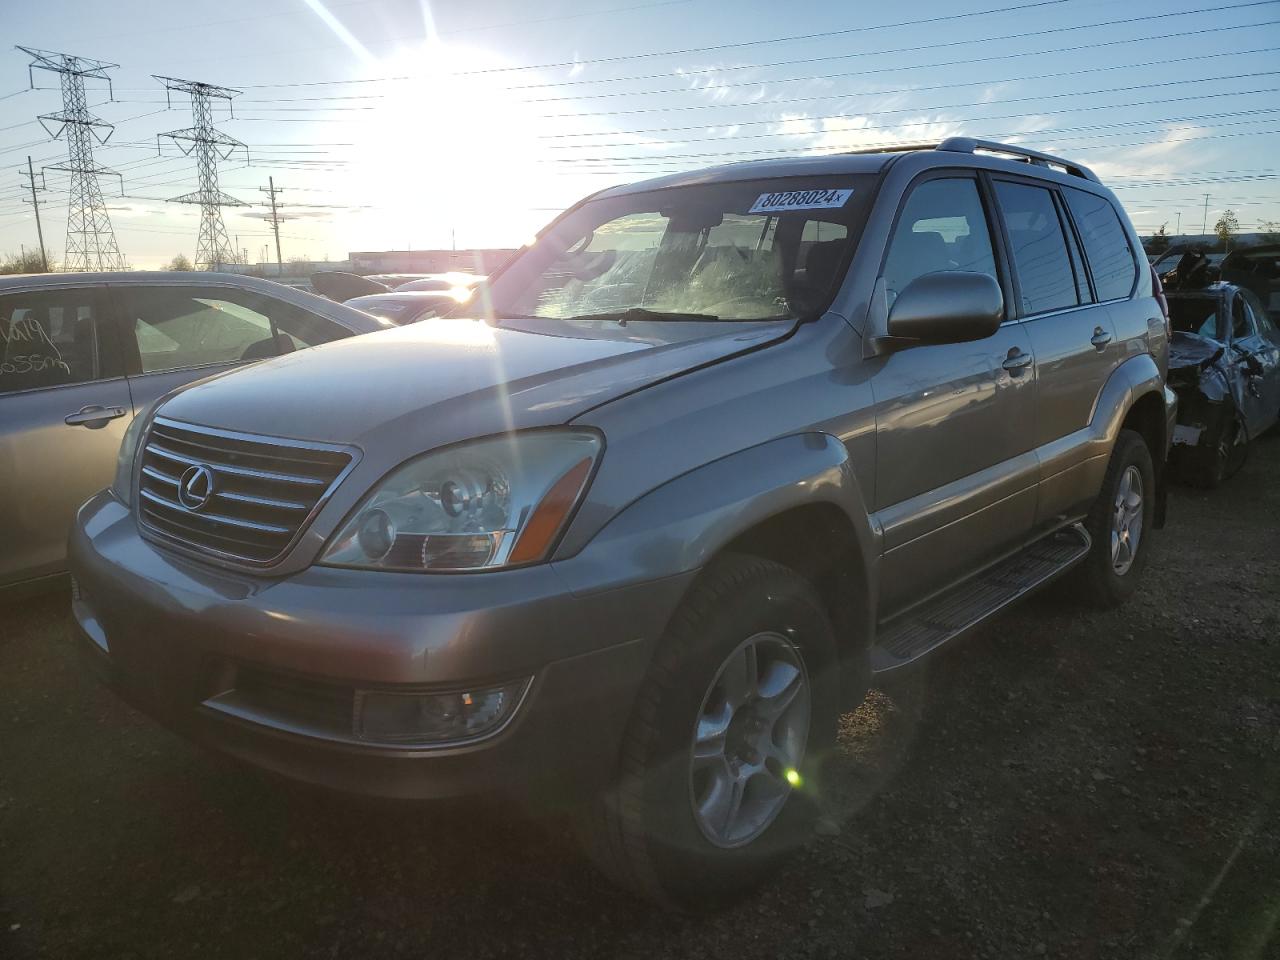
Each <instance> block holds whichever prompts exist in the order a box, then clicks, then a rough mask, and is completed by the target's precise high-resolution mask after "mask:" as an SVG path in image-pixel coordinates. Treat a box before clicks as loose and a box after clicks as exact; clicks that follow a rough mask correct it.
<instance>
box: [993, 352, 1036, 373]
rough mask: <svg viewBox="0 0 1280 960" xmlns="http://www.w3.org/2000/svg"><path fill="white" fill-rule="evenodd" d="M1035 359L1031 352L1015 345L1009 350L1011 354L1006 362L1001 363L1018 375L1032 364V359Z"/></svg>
mask: <svg viewBox="0 0 1280 960" xmlns="http://www.w3.org/2000/svg"><path fill="white" fill-rule="evenodd" d="M1033 359H1035V358H1034V357H1032V356H1031V354H1029V353H1026V352H1025V351H1022V350H1019V349H1018V348H1017V347H1014V348H1013V349H1012V350H1010V351H1009V356H1007V357H1005V360H1004V363H1002V364H1000V366H1002V367H1004V368H1005V369H1006V370H1008V371H1009V372H1010V373H1011V374H1013V375H1014V376H1015V377H1016V376H1017V375H1018V374H1019V373H1021V372H1022V371H1023V370H1025V369H1026V368H1027V367H1029V366H1031V361H1032V360H1033Z"/></svg>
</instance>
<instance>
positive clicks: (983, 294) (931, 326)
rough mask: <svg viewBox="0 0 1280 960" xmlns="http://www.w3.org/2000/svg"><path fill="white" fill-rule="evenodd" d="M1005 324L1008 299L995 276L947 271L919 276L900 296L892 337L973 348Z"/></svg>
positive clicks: (891, 312) (892, 319)
mask: <svg viewBox="0 0 1280 960" xmlns="http://www.w3.org/2000/svg"><path fill="white" fill-rule="evenodd" d="M1003 319H1004V294H1003V293H1002V292H1001V290H1000V284H998V283H996V281H995V278H994V277H991V276H989V275H987V274H985V273H963V272H961V271H958V270H944V271H941V272H938V273H926V274H925V275H924V276H922V277H916V279H914V280H912V281H911V282H910V283H909V284H907V288H906V289H905V290H903V291H902V292H901V293H900V294H898V299H897V300H895V301H894V302H893V307H892V309H890V310H889V323H888V334H889V336H890V337H892V338H893V339H894V340H909V341H914V342H915V343H967V342H969V341H971V340H983V339H985V338H986V337H989V336H991V335H992V334H993V333H995V332H996V330H997V329H999V327H1000V322H1001V321H1002V320H1003ZM905 345H906V344H904V346H905Z"/></svg>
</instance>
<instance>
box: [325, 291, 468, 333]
mask: <svg viewBox="0 0 1280 960" xmlns="http://www.w3.org/2000/svg"><path fill="white" fill-rule="evenodd" d="M459 302H460V301H459V299H458V297H457V296H456V295H455V294H453V293H451V292H449V291H444V290H439V291H437V290H408V291H401V290H394V291H392V292H390V293H374V294H370V295H369V296H365V297H354V298H352V299H351V300H348V301H347V302H346V305H347V306H348V307H354V308H355V309H356V310H363V311H364V312H365V313H371V314H373V315H374V316H375V317H382V318H383V319H384V320H390V321H391V322H392V323H394V324H396V325H397V326H401V327H403V326H404V325H405V324H406V323H417V322H418V321H419V320H426V319H428V318H430V317H438V316H440V314H442V313H446V312H447V311H449V310H453V309H455V308H456V307H457V306H458V304H459Z"/></svg>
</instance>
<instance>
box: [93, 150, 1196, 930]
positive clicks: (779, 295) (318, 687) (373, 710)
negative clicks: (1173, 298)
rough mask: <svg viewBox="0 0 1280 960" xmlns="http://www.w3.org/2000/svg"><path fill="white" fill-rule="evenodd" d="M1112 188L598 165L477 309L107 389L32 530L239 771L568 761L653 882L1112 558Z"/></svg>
mask: <svg viewBox="0 0 1280 960" xmlns="http://www.w3.org/2000/svg"><path fill="white" fill-rule="evenodd" d="M1140 251H1141V246H1140V244H1139V240H1138V237H1137V234H1136V233H1135V232H1134V230H1133V227H1132V225H1131V224H1130V223H1129V220H1128V219H1127V217H1126V216H1125V215H1124V212H1123V211H1122V209H1121V208H1120V205H1119V203H1118V202H1117V201H1116V200H1115V198H1114V196H1113V195H1112V194H1111V192H1110V191H1109V190H1107V189H1106V188H1105V187H1104V186H1103V185H1102V184H1101V183H1100V182H1099V181H1098V179H1097V177H1096V176H1094V175H1093V174H1092V173H1091V172H1090V171H1088V170H1087V169H1086V168H1084V167H1082V166H1080V165H1078V164H1075V163H1072V162H1070V161H1066V160H1062V159H1059V158H1055V157H1050V156H1047V155H1044V154H1039V153H1035V152H1033V151H1030V150H1025V149H1023V148H1021V147H1013V146H1006V145H1001V144H992V143H987V142H984V141H974V140H968V139H960V138H956V139H951V140H947V141H945V142H943V143H941V144H939V145H938V146H937V147H936V148H932V149H912V150H905V151H901V152H894V153H875V152H872V153H861V154H842V155H833V156H827V157H807V158H802V159H787V160H773V161H762V162H751V163H739V164H733V165H730V166H726V167H720V168H715V169H712V170H704V171H699V172H696V173H686V174H677V175H674V176H670V177H666V178H662V179H659V180H654V181H650V182H647V183H641V184H637V185H633V186H627V187H618V188H613V189H610V190H605V191H603V192H601V193H599V194H596V195H595V196H592V197H590V198H588V199H587V200H585V201H583V202H581V203H579V204H578V205H577V206H575V207H573V208H572V209H571V210H569V211H568V212H567V213H565V214H564V215H563V216H561V217H560V218H559V219H558V220H556V221H555V222H554V223H553V224H552V225H551V226H550V227H548V228H547V229H546V230H545V231H544V232H543V233H542V234H541V235H540V239H539V240H538V241H537V242H536V243H534V244H533V245H532V246H531V247H528V248H526V249H525V250H523V251H522V252H521V253H520V254H518V255H517V256H516V257H515V258H514V259H513V260H511V261H510V262H509V263H507V264H506V265H505V266H504V267H503V268H502V269H501V270H500V271H498V272H497V274H496V275H494V276H492V277H491V278H490V281H489V284H488V297H487V298H486V299H485V304H487V305H488V306H489V307H490V308H491V313H490V314H489V315H488V316H484V317H479V318H476V319H469V318H465V319H464V318H444V319H440V320H435V321H432V322H430V323H425V324H415V325H413V326H410V327H403V328H400V329H399V330H396V331H394V332H391V333H387V334H382V335H380V336H378V337H375V338H369V339H367V340H365V341H363V342H353V343H349V344H343V343H339V344H333V345H330V346H326V347H324V348H321V349H318V350H312V351H308V352H306V353H305V354H300V355H296V356H291V357H288V358H285V359H281V360H275V361H270V362H267V363H265V364H261V365H259V366H255V367H253V368H250V369H246V370H242V371H239V372H237V373H236V374H234V375H231V376H228V377H224V378H221V379H218V380H215V381H212V382H208V383H203V384H197V385H194V386H190V387H187V388H186V389H184V390H181V391H179V392H177V393H176V394H175V395H173V396H171V397H169V398H168V399H167V400H166V401H165V402H164V403H163V404H162V405H161V406H160V407H159V408H158V409H157V410H156V411H155V412H154V414H153V415H152V416H151V417H150V418H149V419H148V420H147V421H146V422H142V421H139V422H136V423H135V425H134V427H133V428H132V429H131V430H130V432H129V436H128V438H127V440H126V443H125V444H124V447H123V449H122V451H121V456H120V466H119V470H118V472H117V475H116V479H115V481H114V482H113V484H112V486H111V489H110V490H107V491H103V492H102V493H100V494H98V495H97V496H95V497H94V498H93V499H92V500H91V501H90V502H89V503H88V504H86V505H85V507H84V508H83V509H82V511H81V513H80V516H79V520H78V523H77V525H76V530H75V532H74V534H73V537H72V542H71V555H72V566H73V570H74V573H75V577H76V584H77V586H76V590H75V593H74V600H73V609H74V613H75V620H76V622H77V623H78V625H79V631H80V636H81V638H82V641H83V644H84V647H85V649H86V650H87V651H88V652H89V653H90V654H91V657H92V658H93V659H94V662H96V664H97V665H98V667H99V668H100V669H101V670H102V672H103V675H104V676H105V677H106V678H107V679H108V681H109V682H111V683H112V684H114V685H115V686H116V688H117V689H118V690H119V691H120V692H121V693H122V695H123V696H125V697H126V698H128V699H129V700H131V701H132V702H134V703H136V704H138V705H139V706H141V707H142V708H143V709H144V710H147V711H149V712H151V713H152V714H153V715H155V716H156V717H158V718H160V719H161V720H162V721H164V722H165V723H168V724H170V725H172V726H173V727H175V728H176V729H179V730H181V731H183V732H184V733H186V734H187V735H189V736H191V737H193V738H195V739H197V740H199V741H201V742H204V743H207V744H210V745H212V746H213V747H215V748H217V749H220V750H224V751H227V752H229V753H231V754H234V755H236V756H238V757H241V758H242V759H244V760H246V761H248V762H250V763H252V764H256V765H258V766H261V767H264V768H267V769H270V770H274V771H276V772H278V773H281V774H284V775H287V776H290V777H295V778H298V779H301V780H306V781H310V782H313V783H319V784H325V785H327V786H330V787H334V788H339V789H344V790H350V791H356V792H361V793H369V794H378V795H390V796H397V797H416V798H431V797H449V796H464V795H474V794H494V795H497V796H500V797H503V798H505V799H506V800H507V801H509V802H520V803H525V804H530V805H540V804H543V803H570V802H575V801H578V800H582V799H586V800H588V801H589V806H590V810H591V811H592V812H591V813H590V814H589V815H583V816H582V817H581V818H580V819H579V821H578V822H579V825H580V828H581V830H582V833H583V834H584V837H585V838H586V840H587V845H588V849H589V850H591V851H592V854H593V856H595V857H596V859H597V861H598V862H599V863H601V864H602V866H603V867H604V869H605V870H606V871H607V872H609V873H610V875H611V876H613V877H614V878H615V879H617V880H618V881H620V882H621V883H624V884H626V885H628V886H630V887H631V888H633V889H635V890H637V891H639V892H641V893H643V894H644V895H646V896H649V897H651V898H653V899H654V900H656V901H658V902H661V903H665V904H674V905H679V906H684V907H693V906H705V905H710V904H714V903H718V902H723V901H724V900H725V899H726V898H728V897H731V896H733V895H734V894H735V893H738V892H740V891H741V890H743V889H744V888H746V887H748V886H750V885H752V884H754V883H758V882H760V881H762V880H764V879H767V878H769V877H771V876H775V875H776V874H777V870H778V864H779V857H780V856H781V855H782V854H784V853H786V852H787V851H788V850H790V849H792V848H793V847H795V846H796V845H797V844H798V843H800V842H801V841H802V840H803V839H804V838H805V837H806V836H807V835H808V833H807V830H808V825H809V822H810V819H811V817H812V815H813V811H814V804H813V803H812V800H813V799H814V798H815V797H816V796H817V795H818V794H819V792H820V791H821V777H820V769H821V765H822V762H823V760H824V759H825V758H826V757H827V756H828V755H829V754H830V752H831V751H832V749H833V747H834V741H835V734H836V722H837V718H838V716H839V714H840V713H841V711H842V710H845V709H851V708H853V707H854V706H856V705H857V704H858V703H859V702H860V701H861V700H862V699H863V696H864V694H865V693H866V691H867V689H868V685H869V684H870V683H871V682H872V681H873V679H875V678H878V677H885V676H888V675H892V674H894V673H896V672H899V671H902V670H906V669H909V668H910V666H911V665H912V664H914V663H916V662H918V661H919V660H920V659H921V658H923V657H925V656H927V655H929V654H931V653H933V652H935V651H937V650H939V649H941V648H943V647H944V646H946V645H948V644H950V643H953V642H955V641H956V640H957V639H958V638H959V637H961V636H963V635H964V634H965V633H966V632H968V631H969V630H970V629H971V628H973V627H974V626H975V625H976V624H978V623H981V622H983V621H985V620H986V619H987V618H989V617H991V616H992V615H994V614H996V613H997V612H998V611H999V610H1001V609H1002V608H1004V607H1005V606H1006V605H1007V604H1009V603H1011V602H1013V601H1015V600H1017V599H1018V598H1020V597H1022V596H1023V595H1025V594H1026V593H1028V592H1029V591H1031V590H1034V589H1036V588H1037V587H1039V586H1041V585H1043V584H1045V583H1047V582H1049V581H1051V580H1053V579H1054V578H1056V577H1058V576H1060V575H1063V574H1066V573H1068V572H1074V574H1075V575H1076V576H1078V577H1079V584H1078V588H1077V593H1076V595H1077V596H1078V597H1079V598H1080V599H1081V600H1087V601H1090V602H1093V603H1097V604H1102V605H1112V604H1117V603H1120V602H1121V601H1123V600H1124V599H1125V598H1126V597H1128V596H1129V595H1131V594H1132V593H1133V592H1134V591H1135V590H1137V589H1139V582H1140V577H1141V575H1142V571H1143V568H1144V566H1145V564H1146V562H1147V558H1148V553H1149V551H1148V544H1149V542H1150V536H1151V530H1152V529H1153V527H1156V526H1158V524H1159V522H1160V516H1161V511H1160V510H1159V504H1160V498H1161V490H1162V464H1163V462H1164V460H1165V456H1166V452H1167V439H1168V436H1169V434H1170V433H1171V432H1172V429H1173V417H1174V405H1175V400H1174V397H1173V395H1172V393H1170V392H1169V391H1168V390H1167V389H1166V388H1165V382H1164V381H1165V366H1166V361H1167V340H1166V335H1165V329H1166V328H1165V318H1164V317H1163V315H1162V313H1161V309H1160V306H1159V303H1158V302H1157V300H1156V299H1155V297H1153V295H1152V285H1151V271H1150V270H1149V269H1148V268H1147V266H1146V264H1145V263H1142V265H1141V268H1140V267H1139V263H1140V262H1141V261H1140V260H1139V259H1138V257H1139V253H1140Z"/></svg>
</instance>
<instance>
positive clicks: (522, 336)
mask: <svg viewBox="0 0 1280 960" xmlns="http://www.w3.org/2000/svg"><path fill="white" fill-rule="evenodd" d="M643 327H644V332H643V337H641V336H640V335H639V333H638V332H637V331H636V328H635V327H634V326H633V325H628V326H627V327H625V328H614V329H612V330H611V331H608V332H601V331H594V332H592V331H584V332H583V333H582V334H581V335H576V334H575V335H555V334H551V333H542V332H531V331H528V330H518V329H512V328H509V327H504V326H494V325H491V324H489V323H486V322H484V321H481V320H470V319H452V318H450V319H435V320H427V321H424V322H422V323H416V324H412V325H410V326H406V327H401V328H398V329H395V330H390V331H387V332H385V333H375V334H369V335H366V336H361V337H352V338H350V339H347V340H341V341H336V342H334V343H328V344H324V345H322V346H319V347H313V348H311V349H308V350H300V351H298V352H296V353H290V354H287V355H285V356H282V357H276V358H274V359H272V360H267V361H264V362H262V363H259V364H254V365H253V366H250V367H243V368H240V369H239V370H236V371H233V372H231V373H228V374H226V375H224V376H220V377H214V378H212V379H209V380H205V381H202V382H200V383H197V384H194V385H192V386H191V387H189V388H187V389H185V390H183V391H182V392H180V393H178V394H177V395H175V396H173V397H171V398H170V399H169V400H168V401H166V402H165V404H164V405H163V410H162V412H163V414H164V415H165V416H167V417H172V418H174V419H177V420H184V421H187V422H190V423H198V424H204V425H206V426H211V427H218V428H222V429H227V430H238V431H242V432H246V433H257V434H265V435H267V436H279V437H292V438H295V439H300V440H319V441H328V442H336V443H355V444H358V445H359V444H361V442H362V440H366V439H368V440H373V439H375V438H390V439H391V441H392V442H393V443H399V442H400V440H401V439H403V442H405V443H406V444H408V445H410V446H413V447H416V448H421V449H427V445H436V444H440V443H448V442H452V441H454V440H461V439H467V438H470V437H477V436H485V435H487V434H492V433H499V432H503V431H506V430H510V429H519V428H524V427H531V426H546V425H551V424H562V423H566V422H568V421H570V420H572V419H573V418H574V417H575V416H577V415H579V414H580V413H582V412H583V411H585V410H588V409H590V408H591V407H594V406H598V405H599V404H601V403H604V402H606V401H608V400H610V399H613V398H616V397H618V396H621V395H623V394H626V393H630V392H633V391H635V390H638V389H640V388H643V387H645V386H648V385H650V384H653V383H656V382H658V381H660V380H663V379H666V378H669V377H672V376H675V375H678V374H681V373H684V372H687V371H689V370H692V369H695V368H697V367H701V366H705V365H707V364H710V363H715V362H718V361H721V360H724V359H726V358H728V357H732V356H734V355H736V354H739V353H743V352H745V351H748V350H752V349H754V348H757V347H760V346H762V345H764V344H766V343H769V342H772V341H775V340H779V339H782V338H783V337H785V336H787V335H788V334H789V333H790V332H791V330H792V329H793V325H792V324H791V323H789V322H767V323H750V324H747V323H743V324H713V323H708V324H697V325H694V324H688V323H681V324H656V323H648V324H644V325H643Z"/></svg>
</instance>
